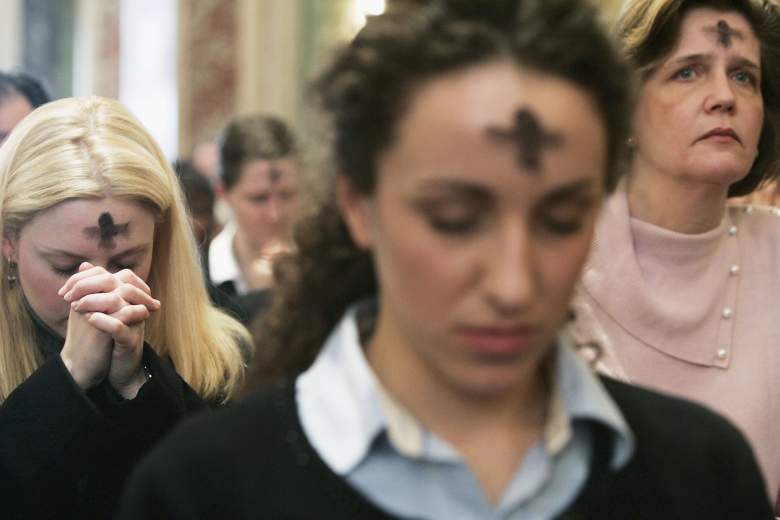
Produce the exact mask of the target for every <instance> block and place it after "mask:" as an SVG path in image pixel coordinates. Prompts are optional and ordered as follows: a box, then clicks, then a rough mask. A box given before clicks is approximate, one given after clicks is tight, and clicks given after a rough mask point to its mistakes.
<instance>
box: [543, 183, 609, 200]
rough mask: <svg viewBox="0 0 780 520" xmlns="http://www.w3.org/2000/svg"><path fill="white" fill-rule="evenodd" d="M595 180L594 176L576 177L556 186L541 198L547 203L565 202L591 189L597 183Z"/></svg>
mask: <svg viewBox="0 0 780 520" xmlns="http://www.w3.org/2000/svg"><path fill="white" fill-rule="evenodd" d="M597 180H600V179H596V178H594V177H587V178H583V179H577V180H575V181H572V182H569V183H565V184H563V185H561V186H556V187H555V188H553V189H551V190H550V191H549V192H547V193H545V194H544V195H543V196H542V199H543V201H544V202H545V203H547V204H558V203H561V202H566V201H568V200H569V199H572V198H576V197H580V196H582V194H583V193H586V192H588V191H591V190H592V189H594V188H595V187H596V186H597V184H596V182H597Z"/></svg>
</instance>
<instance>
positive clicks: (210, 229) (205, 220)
mask: <svg viewBox="0 0 780 520" xmlns="http://www.w3.org/2000/svg"><path fill="white" fill-rule="evenodd" d="M173 170H174V172H176V177H177V178H178V179H179V184H180V185H181V188H182V191H183V192H184V196H185V197H186V199H187V210H188V215H189V217H190V224H191V226H192V231H193V234H194V235H195V240H196V241H197V243H198V251H199V253H200V262H201V268H202V270H203V279H204V281H205V282H206V289H208V292H209V297H210V298H211V301H212V302H214V304H215V305H217V307H220V308H221V309H223V310H226V311H228V312H230V313H231V314H232V315H233V316H235V317H236V318H238V319H239V320H240V321H241V322H242V323H244V324H246V325H248V324H249V321H248V316H247V314H246V312H245V311H244V308H243V307H242V306H241V304H240V303H239V301H238V298H237V296H236V295H235V294H232V293H231V294H228V293H227V292H225V291H223V290H221V289H219V288H218V287H217V286H216V285H214V284H213V283H211V281H210V280H209V277H208V267H207V264H208V249H209V244H210V243H211V239H212V238H213V237H214V235H215V234H216V232H217V230H218V229H219V224H218V223H217V221H216V217H215V215H214V206H215V200H214V199H215V197H214V190H213V189H212V188H211V183H210V182H209V180H208V179H207V178H206V176H205V175H203V174H202V173H201V172H200V171H198V170H197V169H196V168H195V167H194V163H192V162H190V161H186V160H183V161H175V162H174V163H173Z"/></svg>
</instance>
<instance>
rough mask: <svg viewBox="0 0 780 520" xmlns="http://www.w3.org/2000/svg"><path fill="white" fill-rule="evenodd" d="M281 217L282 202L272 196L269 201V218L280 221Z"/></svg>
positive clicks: (272, 220)
mask: <svg viewBox="0 0 780 520" xmlns="http://www.w3.org/2000/svg"><path fill="white" fill-rule="evenodd" d="M281 217H282V208H281V202H280V201H279V199H278V198H277V197H271V200H270V201H268V219H269V220H270V221H271V222H278V221H279V219H280V218H281Z"/></svg>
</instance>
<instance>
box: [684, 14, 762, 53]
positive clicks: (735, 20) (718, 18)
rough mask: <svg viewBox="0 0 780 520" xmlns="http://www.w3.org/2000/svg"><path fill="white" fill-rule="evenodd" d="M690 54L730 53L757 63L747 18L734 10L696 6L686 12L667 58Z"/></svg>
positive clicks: (752, 36) (757, 51) (753, 41)
mask: <svg viewBox="0 0 780 520" xmlns="http://www.w3.org/2000/svg"><path fill="white" fill-rule="evenodd" d="M691 52H698V53H705V52H709V53H714V52H726V53H729V52H733V53H737V54H740V55H744V57H746V58H748V59H753V60H755V61H756V62H758V61H759V59H760V53H761V49H760V45H759V42H758V39H757V38H756V35H755V33H754V32H753V29H752V27H751V26H750V24H749V23H748V21H747V19H746V18H745V17H744V16H743V15H742V14H740V13H738V12H736V11H718V10H715V9H711V8H706V7H699V8H694V9H691V10H690V11H689V12H688V13H686V15H685V17H684V18H683V20H682V24H681V25H680V34H679V36H678V38H677V45H676V46H675V49H674V50H673V51H672V53H671V55H670V56H669V58H673V57H676V56H679V55H681V54H688V53H691Z"/></svg>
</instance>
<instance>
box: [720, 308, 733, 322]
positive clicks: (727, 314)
mask: <svg viewBox="0 0 780 520" xmlns="http://www.w3.org/2000/svg"><path fill="white" fill-rule="evenodd" d="M733 314H734V311H732V310H731V309H730V308H729V307H726V308H725V309H723V312H722V313H721V316H723V319H725V320H727V319H729V318H731V316H732V315H733Z"/></svg>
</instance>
